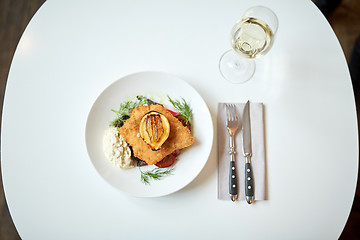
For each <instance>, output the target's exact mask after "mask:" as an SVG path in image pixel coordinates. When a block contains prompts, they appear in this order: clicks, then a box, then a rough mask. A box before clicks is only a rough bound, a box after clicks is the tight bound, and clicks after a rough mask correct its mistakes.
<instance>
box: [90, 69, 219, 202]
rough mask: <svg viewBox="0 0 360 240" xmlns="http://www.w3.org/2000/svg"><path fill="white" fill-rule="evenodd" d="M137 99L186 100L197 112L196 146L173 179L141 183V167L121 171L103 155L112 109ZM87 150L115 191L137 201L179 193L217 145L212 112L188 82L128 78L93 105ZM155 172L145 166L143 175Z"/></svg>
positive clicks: (156, 75) (148, 75)
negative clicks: (143, 96) (105, 135)
mask: <svg viewBox="0 0 360 240" xmlns="http://www.w3.org/2000/svg"><path fill="white" fill-rule="evenodd" d="M137 95H145V96H147V97H151V98H152V99H154V100H157V101H159V102H160V103H163V104H165V105H166V106H171V104H170V103H169V102H168V100H167V96H170V97H171V98H172V99H179V100H181V98H184V99H185V100H186V101H187V102H188V103H189V104H190V106H191V108H192V110H193V121H192V134H193V136H194V138H195V142H194V144H193V145H191V146H190V147H188V148H186V149H184V150H183V151H182V152H181V154H180V155H179V157H178V161H177V162H176V163H175V165H174V167H175V169H174V171H173V174H172V175H169V176H166V177H164V178H163V179H161V180H158V181H154V180H151V182H150V183H151V184H150V185H145V184H144V183H142V182H141V179H140V171H139V169H138V167H135V168H132V169H120V168H118V167H116V166H114V165H113V164H112V163H111V162H110V161H108V160H107V159H106V157H105V155H104V152H103V136H104V132H105V130H106V129H108V128H109V123H110V122H111V121H112V120H113V119H114V118H115V116H116V115H115V113H114V112H112V111H111V109H115V110H118V109H119V106H120V103H122V102H123V101H126V100H129V99H133V98H134V97H135V96H137ZM85 131H86V133H85V138H86V147H87V151H88V154H89V157H90V159H91V161H92V163H93V165H94V167H95V168H96V170H97V172H98V173H99V174H100V175H101V176H102V177H103V178H104V179H105V180H106V181H107V182H108V183H109V184H111V185H112V186H114V187H115V188H117V189H119V190H121V191H123V192H125V193H127V194H129V195H132V196H137V197H159V196H164V195H167V194H170V193H173V192H176V191H178V190H180V189H182V188H183V187H185V186H186V185H187V184H189V183H190V182H191V181H192V180H193V179H194V178H195V177H196V176H197V175H198V174H199V173H200V171H201V170H202V168H203V167H204V165H205V163H206V162H207V159H208V157H209V154H210V151H211V148H212V142H213V134H214V132H213V123H212V120H211V115H210V112H209V109H208V107H207V105H206V103H205V102H204V100H203V99H202V98H201V96H200V95H199V94H198V93H197V92H196V91H195V90H194V89H193V88H192V87H191V86H190V85H189V84H188V83H186V82H185V81H183V80H181V79H180V78H178V77H175V76H172V75H169V74H166V73H160V72H139V73H135V74H131V75H128V76H125V77H123V78H121V79H119V80H117V81H115V82H114V83H112V84H111V85H110V86H109V87H107V88H106V89H105V90H104V91H103V92H102V93H101V94H100V96H99V97H98V98H97V99H96V101H95V103H94V104H93V106H92V108H91V110H90V113H89V116H88V120H87V124H86V130H85ZM152 168H154V166H144V167H142V168H141V169H142V170H143V171H146V170H149V169H152Z"/></svg>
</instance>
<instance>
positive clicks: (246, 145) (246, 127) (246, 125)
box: [242, 101, 254, 204]
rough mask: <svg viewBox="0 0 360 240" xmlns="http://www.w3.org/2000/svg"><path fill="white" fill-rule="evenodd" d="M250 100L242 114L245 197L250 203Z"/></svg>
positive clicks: (251, 186)
mask: <svg viewBox="0 0 360 240" xmlns="http://www.w3.org/2000/svg"><path fill="white" fill-rule="evenodd" d="M250 127H251V124H250V102H249V101H247V103H246V105H245V108H244V112H243V116H242V134H243V135H242V137H243V153H244V157H245V197H246V201H247V203H248V204H251V203H253V202H254V180H253V173H252V168H251V154H252V152H251V129H250Z"/></svg>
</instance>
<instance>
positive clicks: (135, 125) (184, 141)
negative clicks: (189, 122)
mask: <svg viewBox="0 0 360 240" xmlns="http://www.w3.org/2000/svg"><path fill="white" fill-rule="evenodd" d="M150 111H157V112H160V113H162V114H163V115H164V116H165V117H166V118H167V119H168V121H169V124H170V134H169V137H168V139H167V140H166V141H165V143H164V144H163V145H162V146H161V148H160V149H159V150H157V151H153V150H152V149H151V147H150V146H149V145H148V144H147V143H146V142H145V141H144V140H143V139H142V138H141V137H140V133H139V125H140V122H141V119H142V117H143V116H144V115H145V114H146V113H148V112H150ZM119 133H120V135H121V136H122V137H123V138H124V140H125V141H126V142H127V143H128V144H129V145H130V146H132V149H133V151H134V155H135V157H138V158H140V159H141V160H144V161H145V162H146V163H147V164H149V165H152V164H155V163H157V162H159V161H161V160H162V159H163V158H164V157H166V156H167V155H169V154H171V153H172V152H173V151H175V150H176V149H182V148H185V147H188V146H190V145H191V144H193V143H194V137H193V136H192V135H191V133H190V130H189V129H188V128H187V127H184V126H183V124H182V123H181V122H180V121H179V120H178V119H177V118H176V117H174V116H173V115H172V114H171V113H170V112H169V111H167V110H166V109H165V108H164V107H162V106H161V105H158V104H156V105H150V106H140V107H137V108H135V109H134V110H133V111H132V112H131V115H130V118H129V119H128V120H127V121H126V122H125V123H124V125H123V126H122V127H121V128H120V130H119Z"/></svg>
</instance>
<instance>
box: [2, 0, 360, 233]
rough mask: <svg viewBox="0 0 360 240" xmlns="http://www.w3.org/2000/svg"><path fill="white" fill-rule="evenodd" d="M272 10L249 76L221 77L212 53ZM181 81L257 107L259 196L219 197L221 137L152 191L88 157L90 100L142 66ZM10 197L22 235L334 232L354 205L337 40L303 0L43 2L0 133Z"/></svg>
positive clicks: (350, 102)
mask: <svg viewBox="0 0 360 240" xmlns="http://www.w3.org/2000/svg"><path fill="white" fill-rule="evenodd" d="M254 5H266V6H268V7H270V8H271V9H273V10H274V11H275V12H276V14H277V16H278V18H279V30H278V32H277V36H276V40H275V43H274V46H273V48H272V49H271V51H270V52H269V53H268V54H267V55H266V56H265V57H263V58H261V59H259V61H258V63H259V64H258V67H257V71H256V73H255V75H254V77H253V79H252V80H250V81H249V82H246V83H245V84H242V85H234V84H231V83H228V82H226V81H225V80H224V79H222V77H221V75H220V73H219V70H218V61H219V58H220V56H221V55H222V53H223V52H225V51H226V50H228V49H229V48H230V45H229V31H230V29H231V27H232V26H233V24H234V22H235V21H237V20H238V19H239V17H240V16H241V13H242V12H243V11H244V10H246V9H247V8H248V7H251V6H254ZM149 70H150V71H160V72H167V73H170V74H173V75H176V76H179V77H180V78H182V79H184V80H185V81H187V82H188V83H189V84H190V85H191V86H192V87H193V88H194V89H196V90H197V91H198V92H199V94H200V95H201V96H202V97H203V99H204V100H205V101H206V103H207V105H208V107H209V109H210V112H211V115H212V119H213V123H214V130H216V114H217V104H218V102H226V101H232V102H245V101H246V100H248V99H250V101H254V102H263V103H264V106H265V136H266V139H265V143H266V178H267V200H265V201H258V202H256V204H253V205H248V204H246V202H245V201H243V202H236V203H233V202H231V201H221V200H218V199H217V173H216V171H217V170H216V168H217V148H216V146H217V135H216V131H215V135H214V141H213V148H212V151H211V154H210V157H209V159H208V161H207V163H206V165H205V167H204V168H203V170H202V171H201V172H200V174H199V175H198V176H197V177H196V178H195V179H194V180H193V181H192V182H191V183H190V184H189V185H187V186H186V187H185V188H183V189H182V190H180V191H178V192H176V193H173V194H170V195H167V196H163V197H158V198H136V197H130V196H128V195H126V194H124V193H123V192H121V191H118V190H117V189H115V188H113V187H112V186H110V185H109V184H107V183H106V182H105V181H104V180H103V179H102V178H101V177H100V175H99V174H98V173H97V172H96V170H95V168H94V167H93V165H92V164H91V161H90V160H89V157H88V154H87V151H86V146H85V125H86V120H87V116H88V113H89V111H90V108H91V106H92V104H93V103H94V101H95V99H96V98H97V96H98V95H99V94H100V93H101V91H102V90H103V89H105V88H106V87H107V86H108V85H109V84H111V83H112V82H113V81H115V80H117V79H119V78H121V77H123V76H125V75H128V74H131V73H135V72H140V71H149ZM1 149H2V151H1V157H2V158H1V159H2V162H1V164H2V165H1V166H2V175H3V183H4V190H5V195H6V200H7V203H8V206H9V209H10V213H11V216H12V218H13V220H14V223H15V226H16V228H17V230H18V232H19V234H20V236H21V237H22V238H23V239H158V238H163V239H185V238H186V239H187V238H189V239H225V238H226V237H228V238H230V237H233V238H235V239H272V238H283V239H337V238H338V237H339V236H340V234H341V232H342V230H343V228H344V226H345V223H346V221H347V218H348V216H349V212H350V209H351V206H352V202H353V198H354V193H355V186H356V180H357V173H358V135H357V121H356V113H355V101H354V96H353V92H352V85H351V80H350V76H349V72H348V68H347V64H346V60H345V57H344V54H343V52H342V50H341V46H340V44H339V42H338V40H337V38H336V36H335V34H334V32H333V31H332V29H331V27H330V25H329V24H328V22H327V21H326V19H325V18H324V16H323V15H322V14H321V13H320V11H319V10H318V9H317V8H316V7H315V5H314V4H313V3H312V2H311V1H280V0H278V1H271V2H268V1H251V2H250V1H235V0H228V1H220V0H217V1H205V0H199V1H190V0H183V1H164V0H155V1H145V0H135V1H118V0H108V1H95V0H93V1H87V0H86V1H85V0H83V1H71V0H62V1H59V0H58V1H56V0H49V1H47V2H45V4H44V5H43V6H42V7H41V8H40V10H39V11H38V12H37V13H36V14H35V16H34V17H33V19H32V20H31V22H30V23H29V25H28V27H27V28H26V30H25V32H24V34H23V36H22V38H21V40H20V42H19V45H18V47H17V50H16V53H15V56H14V59H13V62H12V65H11V69H10V72H9V78H8V82H7V87H6V94H5V100H4V108H3V122H2V131H1Z"/></svg>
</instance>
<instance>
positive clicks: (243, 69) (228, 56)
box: [219, 50, 255, 83]
mask: <svg viewBox="0 0 360 240" xmlns="http://www.w3.org/2000/svg"><path fill="white" fill-rule="evenodd" d="M219 68H220V73H221V75H222V76H223V77H224V78H225V79H226V80H227V81H229V82H231V83H244V82H246V81H248V80H249V79H251V77H252V76H253V75H254V73H255V62H254V60H246V59H243V58H241V57H239V56H238V55H236V53H235V52H234V51H233V50H229V51H227V52H225V53H224V54H223V55H222V56H221V59H220V62H219Z"/></svg>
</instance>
